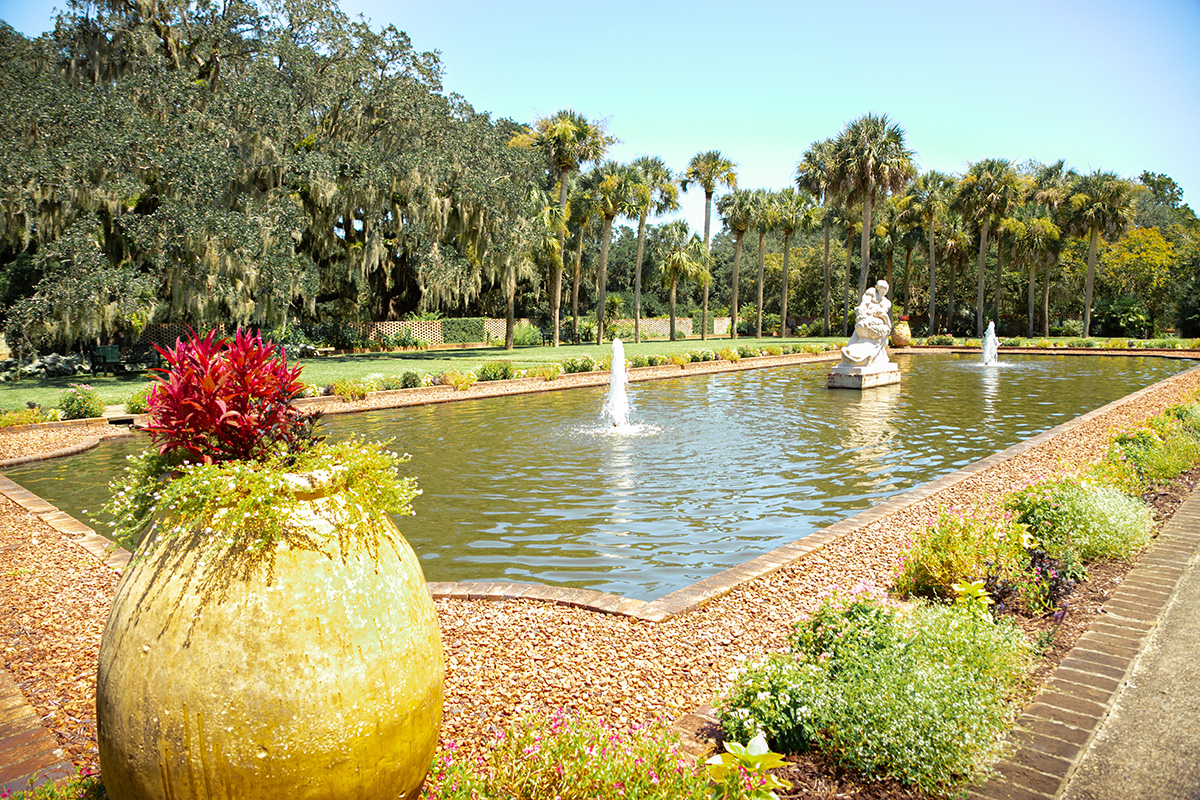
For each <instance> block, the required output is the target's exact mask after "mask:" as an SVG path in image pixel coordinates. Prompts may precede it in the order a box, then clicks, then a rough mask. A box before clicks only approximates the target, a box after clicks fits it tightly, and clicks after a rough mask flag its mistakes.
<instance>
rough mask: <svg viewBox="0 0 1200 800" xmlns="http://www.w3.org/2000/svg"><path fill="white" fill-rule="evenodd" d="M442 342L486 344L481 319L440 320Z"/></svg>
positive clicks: (484, 329)
mask: <svg viewBox="0 0 1200 800" xmlns="http://www.w3.org/2000/svg"><path fill="white" fill-rule="evenodd" d="M442 341H443V342H447V343H452V344H468V343H472V342H486V341H487V328H486V326H485V324H484V319H483V317H459V318H451V319H444V320H442Z"/></svg>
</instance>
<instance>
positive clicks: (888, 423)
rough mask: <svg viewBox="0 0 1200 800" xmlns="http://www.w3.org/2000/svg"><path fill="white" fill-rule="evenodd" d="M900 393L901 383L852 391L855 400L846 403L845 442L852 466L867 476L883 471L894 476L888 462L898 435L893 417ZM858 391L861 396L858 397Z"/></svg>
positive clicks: (882, 476)
mask: <svg viewBox="0 0 1200 800" xmlns="http://www.w3.org/2000/svg"><path fill="white" fill-rule="evenodd" d="M900 392H901V389H900V384H898V383H893V384H889V385H887V386H878V387H875V388H874V389H869V390H864V391H862V392H850V395H851V397H852V398H854V399H852V400H851V401H850V402H849V403H848V404H847V405H846V416H845V425H846V427H845V437H844V439H843V441H844V447H845V448H846V455H847V457H848V458H849V459H850V466H852V467H853V468H854V469H855V470H856V471H858V472H860V473H862V474H863V475H868V476H870V475H876V474H877V473H879V476H878V477H879V478H880V479H886V478H887V477H889V476H890V471H889V470H888V469H887V465H886V463H885V461H886V459H887V455H888V453H889V452H890V450H891V448H890V444H891V441H892V439H893V438H895V436H896V428H895V426H894V425H893V424H892V416H893V415H894V414H895V410H896V405H897V402H898V401H899V399H900ZM856 394H857V395H858V397H856V398H855V397H854V396H855V395H856Z"/></svg>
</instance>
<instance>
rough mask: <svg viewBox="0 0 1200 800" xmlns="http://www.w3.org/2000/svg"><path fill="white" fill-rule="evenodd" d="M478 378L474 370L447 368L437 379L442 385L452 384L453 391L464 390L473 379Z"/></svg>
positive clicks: (469, 385) (468, 387)
mask: <svg viewBox="0 0 1200 800" xmlns="http://www.w3.org/2000/svg"><path fill="white" fill-rule="evenodd" d="M477 380H479V378H478V376H477V375H476V374H475V373H474V372H469V371H468V372H459V371H458V370H454V369H452V370H448V371H446V372H443V373H442V375H441V380H440V381H439V382H440V383H441V384H442V385H443V386H453V387H454V389H455V391H459V392H465V391H466V390H467V389H470V388H471V386H472V385H473V384H474V383H475V381H477Z"/></svg>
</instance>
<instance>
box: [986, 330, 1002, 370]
mask: <svg viewBox="0 0 1200 800" xmlns="http://www.w3.org/2000/svg"><path fill="white" fill-rule="evenodd" d="M999 348H1000V340H999V339H997V338H996V323H995V322H989V323H988V326H987V332H986V333H985V334H984V335H983V363H984V364H995V363H996V362H997V361H998V360H999V357H998V356H997V355H996V352H997V351H998V350H999Z"/></svg>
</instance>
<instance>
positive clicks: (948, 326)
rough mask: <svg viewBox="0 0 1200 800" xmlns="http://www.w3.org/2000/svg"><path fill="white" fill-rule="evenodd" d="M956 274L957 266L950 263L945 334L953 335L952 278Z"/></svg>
mask: <svg viewBox="0 0 1200 800" xmlns="http://www.w3.org/2000/svg"><path fill="white" fill-rule="evenodd" d="M957 273H958V264H956V263H954V262H953V261H951V262H950V290H949V292H948V293H947V297H946V332H947V333H949V334H950V335H951V336H953V335H954V278H955V276H956V274H957Z"/></svg>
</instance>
